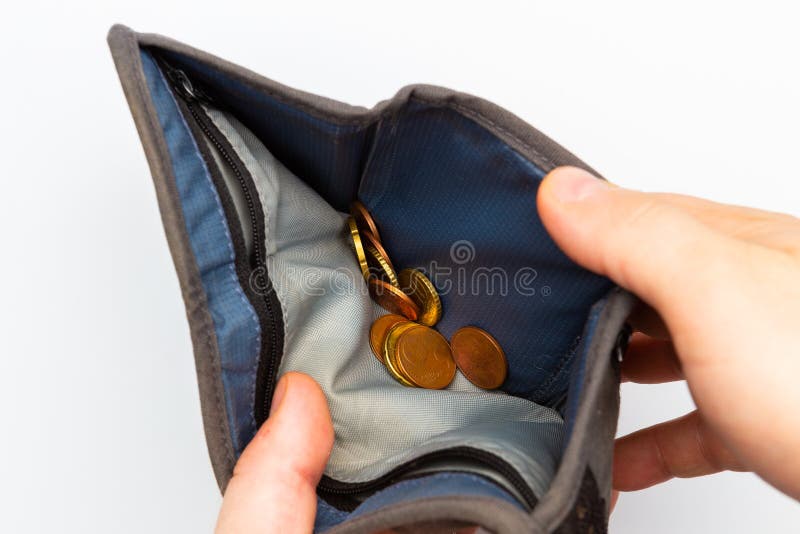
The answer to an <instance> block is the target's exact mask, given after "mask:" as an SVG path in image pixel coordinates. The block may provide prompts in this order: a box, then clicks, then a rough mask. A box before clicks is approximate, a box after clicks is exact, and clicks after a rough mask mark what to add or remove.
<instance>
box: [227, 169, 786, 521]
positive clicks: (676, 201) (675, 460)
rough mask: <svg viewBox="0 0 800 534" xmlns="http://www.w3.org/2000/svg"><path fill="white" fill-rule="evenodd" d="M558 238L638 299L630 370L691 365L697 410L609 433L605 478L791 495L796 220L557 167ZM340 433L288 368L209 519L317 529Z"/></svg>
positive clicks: (546, 197) (654, 378)
mask: <svg viewBox="0 0 800 534" xmlns="http://www.w3.org/2000/svg"><path fill="white" fill-rule="evenodd" d="M537 204H538V209H539V213H540V216H541V218H542V220H543V222H544V224H545V226H546V227H547V230H548V231H549V232H550V234H551V235H552V237H553V239H555V241H556V243H558V245H559V246H560V247H561V249H562V250H564V252H565V253H566V254H567V255H569V256H570V257H571V258H572V259H573V260H575V261H576V262H577V263H579V264H581V265H583V266H584V267H586V268H587V269H590V270H592V271H594V272H597V273H600V274H603V275H605V276H608V277H609V278H611V279H612V280H614V281H615V282H616V283H617V284H619V285H620V286H622V287H625V288H627V289H629V290H630V291H632V292H633V293H635V294H637V295H638V296H639V297H640V298H641V299H642V300H643V301H644V302H645V303H646V305H645V306H643V307H642V308H641V309H639V310H637V311H636V312H635V313H634V315H633V316H632V317H631V319H630V321H631V323H632V324H633V325H634V327H635V328H636V329H637V330H638V332H637V333H635V334H634V337H633V339H632V342H631V344H630V347H629V348H628V351H627V353H626V355H625V359H624V361H623V364H622V373H623V378H624V379H625V380H630V381H633V382H640V383H659V382H668V381H672V380H684V379H685V380H687V382H688V384H689V389H690V391H691V393H692V397H693V398H694V400H695V403H696V404H697V408H698V409H697V410H696V411H693V412H691V413H689V414H687V415H685V416H683V417H680V418H678V419H675V420H672V421H668V422H665V423H661V424H660V425H656V426H653V427H650V428H645V429H643V430H639V431H638V432H634V433H633V434H630V435H628V436H625V437H623V438H620V439H618V440H617V444H616V450H615V454H614V487H615V488H616V489H617V490H621V491H632V490H638V489H642V488H646V487H648V486H652V485H653V484H658V483H659V482H663V481H665V480H668V479H670V478H672V477H693V476H700V475H706V474H710V473H715V472H718V471H722V470H737V471H741V470H750V471H754V472H756V473H758V474H759V475H760V476H761V477H763V478H764V479H765V480H766V481H767V482H769V483H770V484H772V485H774V486H775V487H777V488H778V489H780V490H782V491H784V492H785V493H787V494H789V495H791V496H792V497H794V498H796V499H797V498H800V455H798V454H797V453H796V452H797V451H798V450H800V387H798V381H800V221H798V219H796V218H794V217H791V216H788V215H780V214H775V213H769V212H765V211H759V210H754V209H748V208H740V207H733V206H724V205H721V204H715V203H713V202H708V201H705V200H700V199H696V198H691V197H684V196H679V195H669V194H656V193H641V192H637V191H629V190H625V189H621V188H618V187H614V186H612V185H610V184H608V183H607V182H604V181H601V180H598V179H596V178H595V177H593V176H592V175H590V174H588V173H586V172H584V171H581V170H578V169H574V168H569V167H564V168H559V169H556V170H554V171H553V172H551V173H550V174H549V175H548V176H547V177H546V178H545V180H544V182H543V183H542V186H541V187H540V188H539V194H538V197H537ZM332 447H333V426H332V424H331V419H330V414H329V412H328V406H327V403H326V401H325V396H324V394H323V393H322V390H321V389H320V388H319V386H318V385H317V384H316V383H315V382H314V381H313V380H312V379H311V378H310V377H308V376H306V375H303V374H300V373H286V375H284V377H283V378H282V379H281V381H280V382H279V383H278V386H277V388H276V391H275V395H274V398H273V408H272V412H271V414H270V417H269V419H268V420H267V421H266V422H265V423H264V424H263V425H262V426H261V428H260V429H259V431H258V433H257V434H256V436H255V438H254V439H253V441H252V442H250V444H249V445H248V446H247V448H246V449H245V451H244V453H243V454H242V456H241V458H239V462H238V463H237V464H236V467H235V469H234V472H233V477H232V478H231V480H230V482H229V484H228V487H227V489H226V491H225V498H224V500H223V503H222V509H221V510H220V514H219V519H218V522H217V529H216V531H217V533H219V534H224V533H258V532H274V531H276V526H277V525H279V526H280V532H282V533H288V534H291V533H294V532H298V533H299V532H303V533H307V532H311V529H312V527H313V523H314V515H315V512H316V493H315V487H316V485H317V483H318V482H319V479H320V477H321V476H322V472H323V470H324V468H325V464H326V463H327V460H328V456H329V454H330V450H331V448H332Z"/></svg>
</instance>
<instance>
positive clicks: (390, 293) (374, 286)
mask: <svg viewBox="0 0 800 534" xmlns="http://www.w3.org/2000/svg"><path fill="white" fill-rule="evenodd" d="M367 288H368V289H369V295H370V296H371V297H372V300H374V301H375V302H377V303H378V306H380V307H381V308H383V309H384V310H386V311H388V312H391V313H394V314H396V315H402V316H403V317H406V318H408V319H410V320H412V321H416V320H417V317H419V306H417V305H416V304H415V303H414V301H413V300H411V298H409V296H408V295H406V294H405V293H403V292H402V291H400V289H399V288H397V287H395V286H393V285H392V284H390V283H389V282H385V281H383V280H379V279H377V278H375V277H374V276H373V277H370V278H369V279H368V280H367Z"/></svg>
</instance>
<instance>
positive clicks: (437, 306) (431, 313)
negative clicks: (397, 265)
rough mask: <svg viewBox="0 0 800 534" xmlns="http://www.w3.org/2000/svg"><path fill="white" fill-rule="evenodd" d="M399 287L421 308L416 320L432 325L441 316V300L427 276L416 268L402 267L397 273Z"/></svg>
mask: <svg viewBox="0 0 800 534" xmlns="http://www.w3.org/2000/svg"><path fill="white" fill-rule="evenodd" d="M397 282H398V284H399V285H400V289H402V290H403V292H404V293H405V294H406V295H408V296H409V297H411V300H413V301H414V302H415V303H416V304H417V306H419V309H420V310H421V312H420V315H419V318H417V322H419V323H422V324H424V325H426V326H433V325H435V324H436V323H438V322H439V319H441V317H442V301H441V299H440V298H439V293H438V292H437V291H436V288H435V287H433V283H432V282H431V281H430V280H428V277H427V276H425V275H424V274H422V272H420V271H418V270H416V269H403V270H402V271H400V272H399V273H397Z"/></svg>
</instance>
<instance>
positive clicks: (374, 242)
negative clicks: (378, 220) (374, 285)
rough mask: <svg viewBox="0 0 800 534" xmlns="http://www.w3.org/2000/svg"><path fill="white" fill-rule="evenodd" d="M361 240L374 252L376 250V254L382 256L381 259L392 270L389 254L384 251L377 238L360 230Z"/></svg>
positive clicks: (366, 231)
mask: <svg viewBox="0 0 800 534" xmlns="http://www.w3.org/2000/svg"><path fill="white" fill-rule="evenodd" d="M361 238H362V241H364V244H365V245H369V246H371V247H373V248H374V249H375V250H377V251H378V252H380V253H381V256H383V258H384V259H385V260H386V263H388V264H389V267H391V269H392V270H394V265H392V260H391V259H389V254H388V253H387V252H386V249H385V248H383V245H382V244H381V240H380V239H378V238H377V237H375V234H373V233H372V232H370V231H369V230H366V229H363V228H362V229H361Z"/></svg>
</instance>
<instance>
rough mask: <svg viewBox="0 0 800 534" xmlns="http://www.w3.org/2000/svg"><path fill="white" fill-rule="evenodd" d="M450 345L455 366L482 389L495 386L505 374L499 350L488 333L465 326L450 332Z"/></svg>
mask: <svg viewBox="0 0 800 534" xmlns="http://www.w3.org/2000/svg"><path fill="white" fill-rule="evenodd" d="M450 348H451V350H452V351H453V358H454V359H455V361H456V365H457V366H458V368H459V369H460V370H461V372H462V373H463V374H464V376H465V377H467V380H469V381H470V382H472V383H473V384H475V385H476V386H478V387H479V388H483V389H496V388H498V387H500V385H502V383H503V382H504V381H505V379H506V374H508V362H506V356H505V354H504V353H503V349H502V348H501V347H500V344H499V343H498V342H497V340H496V339H495V338H493V337H492V336H491V335H490V334H489V333H488V332H486V331H484V330H481V329H480V328H477V327H474V326H465V327H464V328H461V329H459V330H458V331H456V333H455V334H453V337H452V338H451V339H450Z"/></svg>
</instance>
